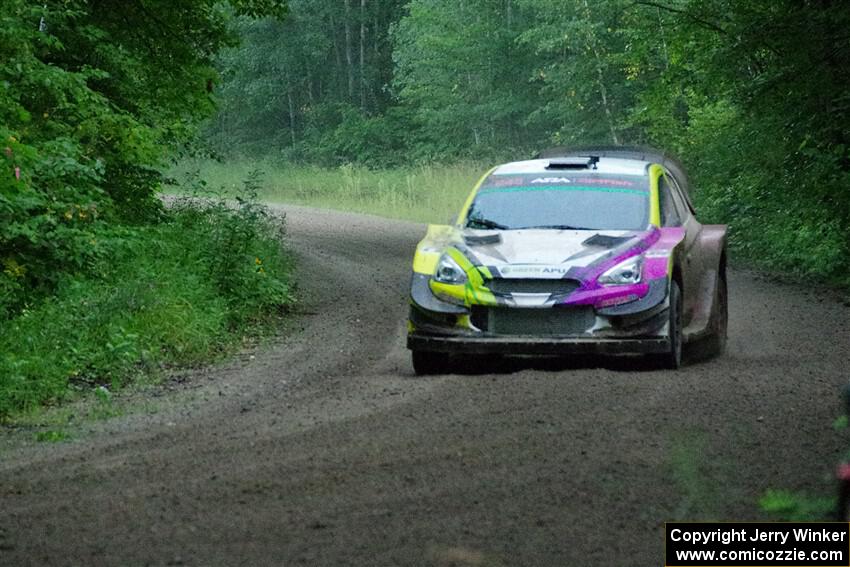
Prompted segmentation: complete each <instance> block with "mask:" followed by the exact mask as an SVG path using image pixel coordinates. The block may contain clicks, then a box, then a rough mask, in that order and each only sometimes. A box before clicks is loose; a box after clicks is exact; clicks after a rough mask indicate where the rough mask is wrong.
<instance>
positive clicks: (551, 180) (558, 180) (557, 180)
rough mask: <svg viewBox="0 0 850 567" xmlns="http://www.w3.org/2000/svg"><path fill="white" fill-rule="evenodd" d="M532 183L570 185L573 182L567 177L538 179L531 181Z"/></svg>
mask: <svg viewBox="0 0 850 567" xmlns="http://www.w3.org/2000/svg"><path fill="white" fill-rule="evenodd" d="M531 182H532V183H572V182H573V180H572V179H570V178H569V177H538V178H537V179H532V180H531Z"/></svg>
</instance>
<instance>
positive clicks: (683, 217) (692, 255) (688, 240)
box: [658, 170, 703, 326]
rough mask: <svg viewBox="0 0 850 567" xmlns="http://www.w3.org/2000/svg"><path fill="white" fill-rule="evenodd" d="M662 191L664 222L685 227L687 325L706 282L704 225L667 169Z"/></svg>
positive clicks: (681, 266)
mask: <svg viewBox="0 0 850 567" xmlns="http://www.w3.org/2000/svg"><path fill="white" fill-rule="evenodd" d="M658 191H659V198H660V200H661V203H660V205H661V207H660V208H661V225H662V226H681V227H682V228H684V229H685V238H684V242H683V249H682V254H681V256H680V257H679V261H680V264H679V269H680V270H681V274H682V318H683V323H684V325H685V326H687V325H688V324H690V322H691V320H692V319H693V317H694V314H695V309H696V299H697V298H698V297H699V292H700V290H699V286H700V283H701V281H702V272H703V265H702V263H703V260H702V257H701V255H700V254H699V246H698V244H699V233H700V231H701V230H702V225H701V224H700V223H699V222H697V219H696V217H694V215H693V211H691V209H690V207H689V206H688V204H687V202H686V201H685V198H684V196H683V195H682V193H681V187H680V185H679V183H678V181H677V180H676V178H675V177H674V176H673V175H672V174H671V173H670V172H669V171H667V170H665V172H664V175H662V176H661V178H660V179H659V180H658Z"/></svg>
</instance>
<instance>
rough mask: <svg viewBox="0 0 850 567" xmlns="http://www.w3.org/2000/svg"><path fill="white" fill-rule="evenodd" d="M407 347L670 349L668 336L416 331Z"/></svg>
mask: <svg viewBox="0 0 850 567" xmlns="http://www.w3.org/2000/svg"><path fill="white" fill-rule="evenodd" d="M407 348H409V349H411V350H424V351H432V352H446V353H459V354H529V355H534V354H540V355H569V354H651V353H661V352H666V351H667V350H669V348H670V341H669V339H666V338H629V339H616V338H595V337H588V338H585V337H531V336H528V337H526V336H512V337H507V336H503V337H494V336H478V337H472V336H448V335H426V334H420V333H417V332H413V333H411V334H409V335H408V336H407Z"/></svg>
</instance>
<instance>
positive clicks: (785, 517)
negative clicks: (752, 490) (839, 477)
mask: <svg viewBox="0 0 850 567" xmlns="http://www.w3.org/2000/svg"><path fill="white" fill-rule="evenodd" d="M759 506H760V507H761V509H762V510H764V511H765V512H767V513H768V514H771V515H772V516H774V517H776V518H777V519H779V520H782V521H786V522H813V521H825V520H830V519H832V517H833V515H834V512H835V499H834V498H826V497H813V496H809V495H806V494H802V493H796V492H791V491H788V490H768V491H767V492H766V493H765V494H764V496H762V497H761V499H760V500H759Z"/></svg>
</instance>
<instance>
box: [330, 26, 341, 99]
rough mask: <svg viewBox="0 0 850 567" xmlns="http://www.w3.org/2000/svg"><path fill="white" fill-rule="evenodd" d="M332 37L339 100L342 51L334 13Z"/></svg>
mask: <svg viewBox="0 0 850 567" xmlns="http://www.w3.org/2000/svg"><path fill="white" fill-rule="evenodd" d="M331 37H332V38H333V40H334V54H335V55H336V73H333V77H334V81H333V86H334V88H335V89H336V94H337V96H339V98H343V97H342V86H341V84H340V80H339V79H338V77H339V76H340V75H341V74H342V68H343V64H342V51H340V48H339V38H338V36H337V33H336V21H335V20H334V16H333V12H331Z"/></svg>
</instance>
